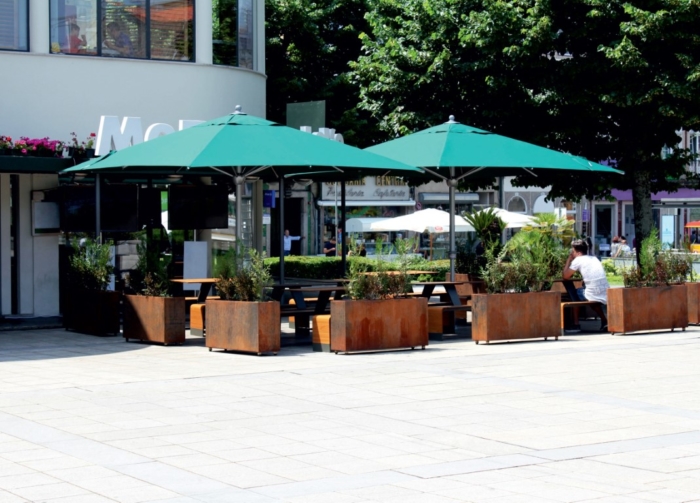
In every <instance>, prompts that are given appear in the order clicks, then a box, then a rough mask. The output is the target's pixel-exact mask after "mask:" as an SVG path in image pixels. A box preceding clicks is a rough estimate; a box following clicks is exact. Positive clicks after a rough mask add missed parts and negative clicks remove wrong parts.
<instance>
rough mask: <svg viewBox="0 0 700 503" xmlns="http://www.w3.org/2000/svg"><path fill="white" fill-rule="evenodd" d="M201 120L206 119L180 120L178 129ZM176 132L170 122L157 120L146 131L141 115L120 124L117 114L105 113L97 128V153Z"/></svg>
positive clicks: (107, 151) (101, 153)
mask: <svg viewBox="0 0 700 503" xmlns="http://www.w3.org/2000/svg"><path fill="white" fill-rule="evenodd" d="M201 122H204V121H199V120H180V121H179V122H178V130H179V131H182V130H183V129H187V128H188V127H191V126H194V125H196V124H199V123H201ZM174 132H175V128H173V127H172V126H171V125H170V124H165V123H162V122H156V123H155V124H151V125H150V126H148V128H146V132H145V133H144V131H143V126H142V124H141V117H124V118H123V119H122V121H121V124H120V123H119V117H117V116H116V115H103V116H101V117H100V127H99V128H98V129H97V141H96V143H95V153H96V154H97V155H105V154H108V153H109V151H110V150H121V149H123V148H126V147H129V146H131V145H137V144H139V143H143V142H144V141H148V140H152V139H153V138H157V137H158V136H162V135H166V134H170V133H174Z"/></svg>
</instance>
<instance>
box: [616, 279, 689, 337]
mask: <svg viewBox="0 0 700 503" xmlns="http://www.w3.org/2000/svg"><path fill="white" fill-rule="evenodd" d="M687 326H688V288H687V287H686V285H670V286H654V287H643V288H610V289H608V331H609V332H610V333H611V334H624V333H627V332H637V331H640V330H666V329H670V330H671V331H673V330H674V329H676V328H680V329H683V330H685V329H686V327H687Z"/></svg>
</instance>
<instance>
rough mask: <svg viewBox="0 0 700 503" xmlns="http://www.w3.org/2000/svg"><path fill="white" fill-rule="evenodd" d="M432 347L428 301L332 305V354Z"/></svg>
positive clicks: (346, 302) (358, 301)
mask: <svg viewBox="0 0 700 503" xmlns="http://www.w3.org/2000/svg"><path fill="white" fill-rule="evenodd" d="M427 345H428V299H426V298H417V297H414V298H406V299H385V300H333V301H331V351H333V352H335V353H340V352H343V353H349V352H352V351H372V350H381V349H399V348H411V349H413V348H415V347H416V346H421V347H422V348H423V349H425V346H427Z"/></svg>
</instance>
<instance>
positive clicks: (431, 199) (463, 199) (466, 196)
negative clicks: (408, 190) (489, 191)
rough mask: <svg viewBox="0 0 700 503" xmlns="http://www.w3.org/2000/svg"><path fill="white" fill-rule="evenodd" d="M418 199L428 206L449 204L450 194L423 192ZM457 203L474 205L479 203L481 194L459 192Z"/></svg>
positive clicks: (456, 197)
mask: <svg viewBox="0 0 700 503" xmlns="http://www.w3.org/2000/svg"><path fill="white" fill-rule="evenodd" d="M418 199H419V200H420V202H421V203H428V204H449V202H450V194H449V192H421V193H420V194H418ZM455 202H456V203H474V202H477V203H478V202H479V194H476V193H474V192H457V193H456V194H455Z"/></svg>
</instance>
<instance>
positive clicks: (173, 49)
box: [151, 0, 194, 61]
mask: <svg viewBox="0 0 700 503" xmlns="http://www.w3.org/2000/svg"><path fill="white" fill-rule="evenodd" d="M193 13H194V2H193V0H176V1H174V2H168V3H155V2H151V58H152V59H168V60H176V61H194V51H193V50H192V48H193V40H194V38H193V26H194V23H193Z"/></svg>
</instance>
